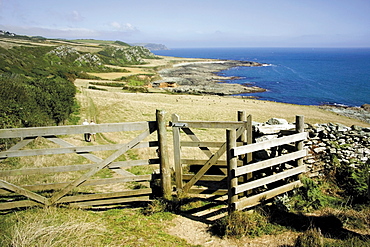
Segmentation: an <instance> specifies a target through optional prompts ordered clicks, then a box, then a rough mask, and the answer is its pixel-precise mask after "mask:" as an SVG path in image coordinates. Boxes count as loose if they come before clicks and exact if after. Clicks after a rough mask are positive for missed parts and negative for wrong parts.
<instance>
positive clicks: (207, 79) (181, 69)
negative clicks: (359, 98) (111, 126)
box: [153, 60, 370, 124]
mask: <svg viewBox="0 0 370 247" xmlns="http://www.w3.org/2000/svg"><path fill="white" fill-rule="evenodd" d="M266 65H267V64H263V63H257V62H249V61H237V60H206V61H189V62H183V63H179V64H174V65H173V66H172V68H167V69H163V70H160V71H159V72H158V73H159V75H160V76H161V78H162V80H159V81H156V82H154V83H153V84H157V87H160V86H159V85H161V84H162V85H165V86H164V87H162V89H164V90H166V91H169V92H173V93H180V94H201V95H207V94H208V95H219V96H231V95H235V94H242V93H251V95H250V96H244V97H243V98H255V97H253V93H256V92H265V91H266V89H264V88H260V87H256V86H248V85H242V84H237V83H230V81H232V80H237V79H239V78H238V77H235V76H223V75H220V74H218V73H219V72H220V71H223V70H227V69H230V68H235V67H244V66H245V67H252V66H266ZM169 85H170V86H169ZM315 107H318V108H320V109H323V110H326V111H331V112H334V113H336V114H338V115H342V116H345V117H349V118H353V119H357V120H360V121H363V122H365V123H368V124H370V111H369V109H367V108H366V109H364V108H360V107H339V106H329V105H325V106H323V105H321V106H319V105H318V106H315Z"/></svg>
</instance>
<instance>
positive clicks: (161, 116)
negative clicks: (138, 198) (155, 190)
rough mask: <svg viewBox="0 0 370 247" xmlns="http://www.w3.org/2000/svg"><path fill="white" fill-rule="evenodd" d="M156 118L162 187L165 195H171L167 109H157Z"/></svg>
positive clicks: (166, 196)
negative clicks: (166, 121)
mask: <svg viewBox="0 0 370 247" xmlns="http://www.w3.org/2000/svg"><path fill="white" fill-rule="evenodd" d="M156 120H157V125H158V131H157V133H158V143H159V144H158V146H159V159H160V171H161V187H162V193H163V197H164V198H166V199H169V198H170V197H171V168H170V163H169V160H168V146H167V131H166V123H165V111H162V110H156Z"/></svg>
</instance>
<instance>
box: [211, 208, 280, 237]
mask: <svg viewBox="0 0 370 247" xmlns="http://www.w3.org/2000/svg"><path fill="white" fill-rule="evenodd" d="M280 230H281V227H279V226H277V225H274V224H272V223H269V220H268V217H267V216H266V215H263V214H262V213H261V212H255V211H253V212H241V211H236V212H233V213H231V214H230V215H228V216H226V217H224V218H221V219H219V220H216V221H215V223H214V224H213V225H212V227H211V231H212V232H213V233H214V234H216V235H218V236H226V237H234V238H241V237H245V236H247V237H251V238H253V237H258V236H262V235H268V234H274V233H277V232H278V231H280Z"/></svg>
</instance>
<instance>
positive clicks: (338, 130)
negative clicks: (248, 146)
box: [253, 118, 370, 176]
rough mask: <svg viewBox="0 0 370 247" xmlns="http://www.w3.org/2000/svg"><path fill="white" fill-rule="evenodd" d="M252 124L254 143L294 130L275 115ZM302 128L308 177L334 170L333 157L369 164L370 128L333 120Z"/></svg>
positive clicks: (344, 160)
mask: <svg viewBox="0 0 370 247" xmlns="http://www.w3.org/2000/svg"><path fill="white" fill-rule="evenodd" d="M253 126H254V130H255V131H254V136H255V137H256V138H255V141H256V142H259V141H263V140H269V139H273V138H277V137H279V136H280V135H281V134H282V132H284V130H292V129H293V130H294V125H293V124H289V123H288V122H287V121H286V120H285V119H278V118H273V119H270V120H268V121H267V122H266V123H253ZM305 131H306V132H308V138H307V140H306V141H305V144H304V146H305V148H307V149H308V155H307V157H306V158H305V159H304V163H305V164H306V165H307V167H308V172H309V173H310V175H311V176H320V175H323V174H325V173H326V172H330V170H332V169H334V168H335V165H334V162H333V159H334V157H335V159H336V162H341V163H347V164H351V163H353V161H356V162H362V163H367V164H370V128H366V127H360V126H351V127H348V126H344V125H341V124H333V123H328V124H314V125H310V124H305ZM263 132H265V133H263Z"/></svg>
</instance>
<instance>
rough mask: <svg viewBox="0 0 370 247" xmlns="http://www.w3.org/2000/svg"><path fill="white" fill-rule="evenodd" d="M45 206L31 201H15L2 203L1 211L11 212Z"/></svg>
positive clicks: (0, 205) (0, 204)
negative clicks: (12, 210)
mask: <svg viewBox="0 0 370 247" xmlns="http://www.w3.org/2000/svg"><path fill="white" fill-rule="evenodd" d="M42 205H43V204H41V203H38V202H35V201H31V200H23V201H14V202H2V203H0V210H9V209H14V208H28V207H34V206H42Z"/></svg>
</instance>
